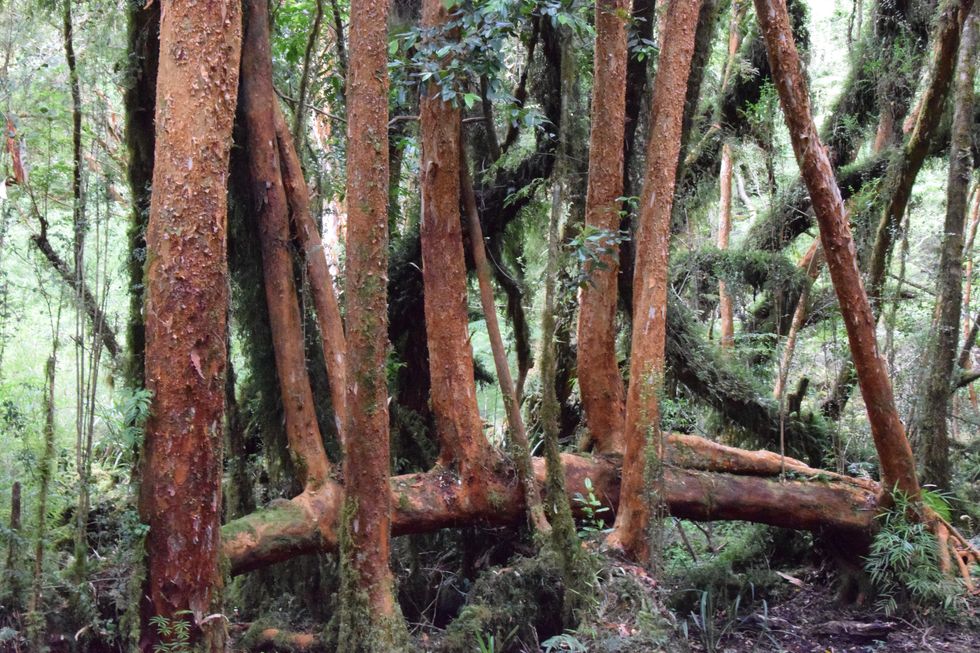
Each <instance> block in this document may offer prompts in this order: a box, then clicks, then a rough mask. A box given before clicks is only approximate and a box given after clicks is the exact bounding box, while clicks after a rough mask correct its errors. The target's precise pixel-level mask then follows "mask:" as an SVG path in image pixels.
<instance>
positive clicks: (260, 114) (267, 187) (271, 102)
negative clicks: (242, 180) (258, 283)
mask: <svg viewBox="0 0 980 653" xmlns="http://www.w3.org/2000/svg"><path fill="white" fill-rule="evenodd" d="M245 7H246V9H247V13H246V20H245V35H244V44H243V48H242V98H241V104H242V115H243V116H244V122H245V132H246V146H245V147H246V153H247V158H248V172H249V181H250V185H251V199H252V209H253V211H254V212H255V217H256V219H257V221H258V232H259V244H260V247H261V249H262V276H263V279H264V284H263V285H264V288H265V297H266V305H267V306H268V309H269V323H270V326H271V333H272V346H273V351H274V353H275V359H276V374H277V376H278V378H279V390H280V395H281V398H282V407H283V413H284V414H285V418H286V438H287V440H288V442H289V448H290V454H291V456H292V458H293V462H294V464H295V466H296V469H297V475H298V477H299V481H300V482H301V483H303V484H304V485H308V486H311V487H314V488H315V487H318V486H320V485H322V484H323V483H324V481H325V480H326V478H327V475H328V474H329V473H330V463H329V462H328V460H327V455H326V451H325V450H324V447H323V438H322V437H321V435H320V427H319V425H318V424H317V419H316V411H315V406H314V403H313V391H312V389H311V387H310V377H309V373H308V372H307V369H306V352H305V350H304V347H303V327H302V322H301V318H300V312H299V298H298V296H297V294H296V283H295V281H294V278H293V259H292V253H291V251H290V234H289V203H288V200H287V199H286V190H285V187H284V186H283V181H282V172H281V170H282V165H281V162H280V158H279V148H278V146H277V136H276V120H275V115H276V108H275V103H276V102H277V100H276V94H275V90H274V89H273V86H272V53H271V50H270V47H271V46H270V42H269V5H268V1H267V0H247V2H246V4H245Z"/></svg>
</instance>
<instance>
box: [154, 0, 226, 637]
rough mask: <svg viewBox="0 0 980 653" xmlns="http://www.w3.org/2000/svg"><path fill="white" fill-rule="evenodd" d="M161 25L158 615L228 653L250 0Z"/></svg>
mask: <svg viewBox="0 0 980 653" xmlns="http://www.w3.org/2000/svg"><path fill="white" fill-rule="evenodd" d="M162 9H163V11H162V16H161V21H160V70H159V76H158V78H157V93H156V97H157V100H156V143H155V153H154V159H155V168H154V170H153V194H152V200H151V204H150V220H149V226H148V229H147V234H146V241H147V249H148V252H149V255H148V257H147V261H148V264H147V300H146V301H147V305H146V387H147V389H148V390H149V391H150V392H152V394H153V400H152V402H151V410H150V418H149V420H148V421H147V424H146V438H145V442H144V452H143V460H142V466H143V469H142V473H141V478H142V483H141V486H140V501H139V503H140V506H139V507H140V517H141V519H142V520H143V522H144V523H146V524H149V532H148V534H147V536H146V558H147V567H148V574H147V579H146V585H145V588H144V592H143V600H142V601H141V603H142V605H141V616H142V619H143V630H142V639H141V641H140V648H141V650H143V651H145V652H146V653H149V652H151V651H153V650H155V647H156V646H157V645H158V644H161V643H162V642H161V641H160V638H159V633H158V632H157V630H156V628H154V627H153V626H151V625H150V624H149V619H150V618H151V617H153V616H162V617H165V618H167V619H182V618H184V617H182V616H180V613H181V612H182V611H184V610H189V611H190V613H191V616H192V620H193V621H194V622H195V623H194V628H193V629H192V640H191V643H192V644H194V645H196V646H199V647H200V648H202V649H204V650H207V651H215V652H217V651H223V650H224V631H225V628H224V624H223V623H222V621H221V620H220V619H213V618H212V619H206V616H207V615H211V614H213V613H215V612H218V611H220V587H221V571H220V569H219V564H218V557H219V555H218V554H219V546H220V537H219V534H220V531H219V528H220V518H221V476H222V469H221V453H222V452H221V446H222V435H223V419H224V401H225V376H224V375H225V366H226V361H227V351H226V349H225V328H226V319H227V311H228V272H227V252H226V250H227V225H226V212H227V205H226V203H227V202H226V198H227V188H226V185H227V180H228V154H229V150H230V147H231V131H232V121H233V118H234V115H235V101H236V97H237V94H238V70H239V56H240V51H241V14H240V8H239V5H238V3H236V2H226V1H225V0H212V1H211V2H208V3H196V4H195V3H188V2H183V1H179V0H168V1H166V2H164V4H163V7H162Z"/></svg>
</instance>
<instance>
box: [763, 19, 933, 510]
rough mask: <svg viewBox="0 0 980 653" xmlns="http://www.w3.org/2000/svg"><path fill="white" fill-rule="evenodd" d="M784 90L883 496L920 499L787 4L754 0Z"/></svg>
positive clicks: (778, 84)
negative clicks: (895, 491)
mask: <svg viewBox="0 0 980 653" xmlns="http://www.w3.org/2000/svg"><path fill="white" fill-rule="evenodd" d="M755 8H756V15H757V16H758V19H759V24H760V25H761V27H762V32H763V35H764V36H765V41H766V50H767V52H768V55H769V64H770V66H771V67H772V71H773V78H774V80H775V82H776V88H777V89H778V91H779V100H780V103H781V104H782V107H783V114H784V115H785V118H786V125H787V127H788V128H789V133H790V138H791V139H792V141H793V151H794V153H795V154H796V160H797V162H798V163H799V166H800V171H801V173H802V175H803V180H804V182H805V183H806V186H807V190H808V191H809V192H810V197H811V200H812V202H813V210H814V213H815V214H816V216H817V221H818V223H819V224H820V241H821V243H822V245H823V251H824V255H825V256H826V260H827V269H828V270H829V271H830V277H831V280H832V281H833V284H834V290H835V291H836V292H837V299H838V302H839V303H840V307H841V314H842V315H843V317H844V324H845V326H846V328H847V338H848V342H849V343H850V348H851V356H852V358H853V359H854V366H855V369H856V370H857V375H858V383H859V384H860V387H861V393H862V394H863V395H864V402H865V405H866V406H867V410H868V421H869V423H870V424H871V434H872V436H873V437H874V441H875V447H876V448H877V450H878V457H879V459H880V462H881V472H882V473H881V477H882V484H883V486H884V489H885V491H891V490H892V489H895V488H897V489H898V490H901V491H902V492H904V493H906V494H908V495H909V496H912V497H918V495H919V482H918V480H917V478H916V475H915V460H914V459H913V457H912V448H911V447H910V446H909V441H908V439H907V438H906V436H905V427H904V426H903V425H902V421H901V420H900V419H899V417H898V410H897V409H896V407H895V399H894V396H893V395H892V387H891V382H890V381H889V379H888V374H887V371H886V366H885V361H884V359H883V358H882V357H881V356H880V355H879V353H878V342H877V338H876V336H875V319H874V316H873V315H872V312H871V305H870V304H869V303H868V296H867V294H866V293H865V291H864V285H863V284H862V282H861V273H860V271H859V270H858V266H857V257H856V253H855V248H854V239H853V238H852V237H851V228H850V225H849V224H848V216H847V213H846V211H845V210H844V201H843V200H842V199H841V195H840V189H839V188H838V187H837V180H836V179H835V178H834V171H833V168H832V167H831V165H830V159H829V158H828V156H827V151H826V149H825V148H824V146H823V144H822V143H821V142H820V137H819V136H818V135H817V130H816V127H815V126H814V124H813V117H812V115H811V113H810V99H809V96H808V95H807V90H806V83H805V82H804V78H803V70H802V67H801V65H800V58H799V53H798V52H797V50H796V44H795V43H794V41H793V34H792V31H791V29H790V23H789V16H788V14H787V11H786V4H785V0H755Z"/></svg>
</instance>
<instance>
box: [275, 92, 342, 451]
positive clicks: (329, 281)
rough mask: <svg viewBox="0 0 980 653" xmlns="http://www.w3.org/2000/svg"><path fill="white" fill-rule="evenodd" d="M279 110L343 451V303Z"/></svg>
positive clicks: (296, 223)
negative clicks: (337, 290)
mask: <svg viewBox="0 0 980 653" xmlns="http://www.w3.org/2000/svg"><path fill="white" fill-rule="evenodd" d="M275 110H276V137H277V138H278V141H279V163H280V165H281V166H282V183H283V187H284V188H285V190H286V199H287V201H288V202H289V214H290V217H291V219H292V224H293V231H294V232H295V234H296V240H297V241H298V242H299V246H300V248H301V249H302V250H303V260H304V261H305V262H306V274H307V276H308V278H309V282H310V291H311V293H312V295H313V305H314V306H315V307H316V318H317V326H318V327H319V329H320V346H321V347H322V348H323V360H324V361H325V362H326V365H327V379H328V381H329V383H330V402H331V407H332V408H333V414H334V421H335V426H336V428H337V435H338V437H339V439H340V444H341V447H342V448H343V449H346V446H347V437H346V435H347V432H346V427H347V337H346V335H345V334H344V322H343V319H342V318H341V316H340V303H339V301H338V300H337V294H336V291H335V287H334V279H333V275H332V274H331V273H330V264H329V263H328V262H327V255H326V250H325V249H324V246H323V241H322V239H321V238H320V232H319V230H317V227H316V222H314V220H313V215H312V214H311V212H310V196H309V190H308V189H307V186H306V179H305V177H304V176H303V168H302V166H301V164H300V161H299V154H298V153H297V150H296V145H295V142H294V141H293V138H292V135H291V134H290V133H289V130H288V129H286V120H285V118H284V117H283V115H282V111H281V110H280V109H279V107H278V105H277V106H276V107H275Z"/></svg>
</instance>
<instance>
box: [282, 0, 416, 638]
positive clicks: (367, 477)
mask: <svg viewBox="0 0 980 653" xmlns="http://www.w3.org/2000/svg"><path fill="white" fill-rule="evenodd" d="M389 6H390V5H389V2H388V0H381V1H380V2H379V1H377V0H353V2H351V24H350V54H351V57H350V70H349V76H348V78H347V118H348V122H347V142H348V147H347V154H348V156H347V208H348V216H347V257H348V258H347V289H348V295H347V327H348V332H347V333H348V340H347V347H348V352H347V412H348V424H347V428H346V431H347V433H356V434H357V437H356V438H355V437H352V438H350V439H349V441H348V446H347V457H346V460H345V463H344V484H345V488H346V496H345V498H344V510H343V513H344V515H343V523H342V525H341V530H342V534H343V537H342V540H343V542H342V545H341V547H340V549H341V550H340V554H341V593H342V597H341V600H342V611H341V614H340V637H339V641H340V643H341V647H340V650H341V651H343V652H361V651H364V652H365V653H366V652H368V651H373V650H397V647H396V646H395V640H397V639H398V631H399V630H400V629H401V628H403V626H402V625H399V624H398V621H399V619H398V617H397V614H398V608H397V605H396V603H395V598H394V593H393V588H392V583H393V577H392V573H391V568H390V567H389V565H388V558H389V555H390V552H391V510H392V502H391V495H390V493H389V492H388V491H387V489H388V465H389V458H390V445H389V433H388V387H387V380H386V378H385V363H386V360H387V354H388V297H387V287H388V210H387V207H388V70H387V66H388V54H387V52H388V48H387V46H388V42H387V19H388V10H389ZM336 488H337V486H336V485H335V484H333V483H327V484H326V485H325V486H324V488H323V490H322V491H323V492H330V491H333V490H335V489H336ZM308 496H310V493H309V492H307V493H304V494H303V495H301V496H300V498H301V499H302V498H305V497H308ZM333 505H335V507H339V506H340V497H339V496H336V497H335V503H334V504H333ZM335 517H336V513H335ZM339 521H340V520H336V521H335V523H337V522H339Z"/></svg>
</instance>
